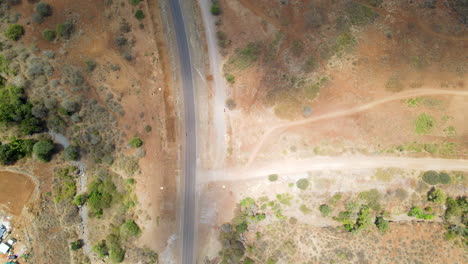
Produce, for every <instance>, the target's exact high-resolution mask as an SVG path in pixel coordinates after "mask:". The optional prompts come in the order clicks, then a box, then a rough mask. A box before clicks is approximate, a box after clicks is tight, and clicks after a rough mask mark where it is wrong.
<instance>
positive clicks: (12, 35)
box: [3, 24, 24, 41]
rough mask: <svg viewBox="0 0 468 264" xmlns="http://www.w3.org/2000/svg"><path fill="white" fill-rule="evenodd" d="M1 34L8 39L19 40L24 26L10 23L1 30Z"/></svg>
mask: <svg viewBox="0 0 468 264" xmlns="http://www.w3.org/2000/svg"><path fill="white" fill-rule="evenodd" d="M3 35H4V36H5V37H6V38H7V39H10V40H15V41H16V40H19V39H20V38H21V37H22V36H23V35H24V28H23V26H21V25H18V24H11V25H9V26H8V28H7V29H6V30H5V31H4V32H3Z"/></svg>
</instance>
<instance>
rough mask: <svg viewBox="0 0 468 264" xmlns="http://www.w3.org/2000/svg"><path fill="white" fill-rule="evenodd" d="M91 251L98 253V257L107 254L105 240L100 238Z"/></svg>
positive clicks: (107, 249)
mask: <svg viewBox="0 0 468 264" xmlns="http://www.w3.org/2000/svg"><path fill="white" fill-rule="evenodd" d="M93 251H94V253H96V254H97V255H98V257H99V258H103V257H105V256H107V255H108V254H109V248H108V247H107V244H106V241H105V240H102V241H101V242H99V243H98V244H96V245H94V246H93Z"/></svg>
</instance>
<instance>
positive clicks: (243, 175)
mask: <svg viewBox="0 0 468 264" xmlns="http://www.w3.org/2000/svg"><path fill="white" fill-rule="evenodd" d="M373 168H401V169H414V170H461V171H468V160H459V159H434V158H404V157H369V156H363V155H356V156H342V157H313V158H308V159H302V160H292V159H291V160H277V161H269V162H262V163H255V164H251V165H250V166H246V167H240V168H231V169H226V170H225V171H223V172H222V173H221V172H219V171H211V172H209V173H206V174H204V177H203V179H200V181H199V182H200V183H206V182H214V181H239V180H248V179H258V178H265V177H267V176H268V175H270V174H299V173H304V172H309V171H321V170H356V169H373Z"/></svg>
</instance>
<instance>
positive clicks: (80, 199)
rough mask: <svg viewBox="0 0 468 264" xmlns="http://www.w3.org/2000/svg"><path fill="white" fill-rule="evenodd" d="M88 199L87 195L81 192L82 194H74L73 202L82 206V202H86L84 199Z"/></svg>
mask: <svg viewBox="0 0 468 264" xmlns="http://www.w3.org/2000/svg"><path fill="white" fill-rule="evenodd" d="M87 199H88V195H87V194H85V193H82V194H78V195H77V196H75V199H73V203H74V204H75V205H76V206H83V204H85V203H86V200H87Z"/></svg>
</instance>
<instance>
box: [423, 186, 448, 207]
mask: <svg viewBox="0 0 468 264" xmlns="http://www.w3.org/2000/svg"><path fill="white" fill-rule="evenodd" d="M427 200H429V201H431V202H434V203H439V204H443V203H445V200H447V195H446V194H445V193H444V191H442V190H441V189H439V188H437V189H436V188H434V187H432V188H431V190H430V191H429V192H428V193H427Z"/></svg>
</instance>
